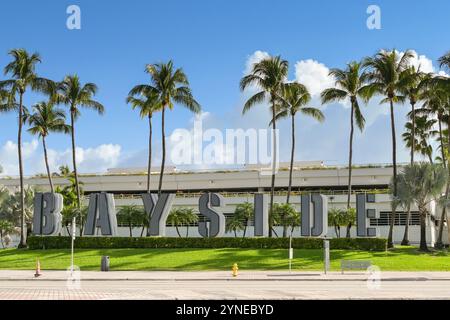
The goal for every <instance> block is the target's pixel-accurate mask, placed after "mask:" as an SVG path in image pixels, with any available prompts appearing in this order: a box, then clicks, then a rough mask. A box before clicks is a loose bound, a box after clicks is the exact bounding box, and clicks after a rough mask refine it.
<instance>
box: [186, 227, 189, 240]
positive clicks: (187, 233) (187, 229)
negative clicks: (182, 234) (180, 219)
mask: <svg viewBox="0 0 450 320" xmlns="http://www.w3.org/2000/svg"><path fill="white" fill-rule="evenodd" d="M187 237H189V223H188V224H187V225H186V238H187Z"/></svg>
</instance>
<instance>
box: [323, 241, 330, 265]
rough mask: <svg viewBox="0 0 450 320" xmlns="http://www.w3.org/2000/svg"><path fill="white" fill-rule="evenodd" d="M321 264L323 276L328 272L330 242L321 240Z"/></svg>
mask: <svg viewBox="0 0 450 320" xmlns="http://www.w3.org/2000/svg"><path fill="white" fill-rule="evenodd" d="M323 263H324V271H325V274H327V272H328V271H329V270H330V240H327V238H324V239H323Z"/></svg>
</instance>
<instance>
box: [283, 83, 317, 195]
mask: <svg viewBox="0 0 450 320" xmlns="http://www.w3.org/2000/svg"><path fill="white" fill-rule="evenodd" d="M310 101H311V95H310V94H309V92H308V89H307V88H306V87H305V86H304V85H303V84H301V83H298V82H291V83H286V84H284V85H283V86H282V88H281V95H280V105H281V109H280V111H279V112H278V113H277V115H276V116H275V118H276V120H279V119H281V118H286V117H291V162H290V166H289V184H288V192H287V196H286V203H289V200H290V197H291V189H292V172H293V169H294V153H295V116H296V114H297V112H300V113H301V114H304V115H307V116H310V117H312V118H313V119H316V120H318V121H319V122H323V121H324V120H325V116H324V115H323V113H322V111H320V110H319V109H317V108H314V107H307V106H306V105H307V104H308V103H309V102H310Z"/></svg>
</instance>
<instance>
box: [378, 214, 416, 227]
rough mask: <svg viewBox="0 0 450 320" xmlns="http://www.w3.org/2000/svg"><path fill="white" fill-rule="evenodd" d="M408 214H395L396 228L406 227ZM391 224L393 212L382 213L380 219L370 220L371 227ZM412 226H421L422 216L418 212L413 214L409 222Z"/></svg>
mask: <svg viewBox="0 0 450 320" xmlns="http://www.w3.org/2000/svg"><path fill="white" fill-rule="evenodd" d="M406 216H407V213H406V212H398V211H397V212H396V213H395V220H394V225H395V226H404V225H406ZM390 222H391V212H389V211H387V212H380V218H379V219H370V225H371V226H389V225H390ZM409 225H410V226H419V225H420V215H419V212H417V211H412V212H411V218H410V221H409Z"/></svg>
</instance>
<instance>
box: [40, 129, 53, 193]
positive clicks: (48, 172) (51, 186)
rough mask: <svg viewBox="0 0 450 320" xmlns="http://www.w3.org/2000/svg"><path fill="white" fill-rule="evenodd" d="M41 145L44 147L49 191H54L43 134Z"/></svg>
mask: <svg viewBox="0 0 450 320" xmlns="http://www.w3.org/2000/svg"><path fill="white" fill-rule="evenodd" d="M42 146H43V148H44V159H45V167H46V168H47V175H48V183H49V184H50V191H51V193H53V192H54V188H53V181H52V174H51V173H50V166H49V165H48V156H47V145H46V144H45V136H42Z"/></svg>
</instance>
